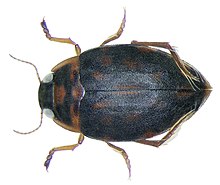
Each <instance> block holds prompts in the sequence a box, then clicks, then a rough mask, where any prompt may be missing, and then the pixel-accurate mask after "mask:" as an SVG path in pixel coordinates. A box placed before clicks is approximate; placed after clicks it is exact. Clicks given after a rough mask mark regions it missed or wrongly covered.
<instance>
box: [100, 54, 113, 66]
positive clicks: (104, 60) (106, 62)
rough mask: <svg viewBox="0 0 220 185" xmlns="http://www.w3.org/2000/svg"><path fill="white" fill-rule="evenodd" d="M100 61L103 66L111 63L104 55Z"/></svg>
mask: <svg viewBox="0 0 220 185" xmlns="http://www.w3.org/2000/svg"><path fill="white" fill-rule="evenodd" d="M101 63H102V65H103V66H104V67H107V66H110V65H111V64H112V60H111V58H110V57H108V56H106V55H104V56H103V57H102V59H101Z"/></svg>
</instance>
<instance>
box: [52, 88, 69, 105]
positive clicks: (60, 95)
mask: <svg viewBox="0 0 220 185" xmlns="http://www.w3.org/2000/svg"><path fill="white" fill-rule="evenodd" d="M54 91H55V92H54V95H55V97H54V99H55V103H56V104H63V101H64V98H65V96H66V90H65V87H64V85H61V86H55V88H54Z"/></svg>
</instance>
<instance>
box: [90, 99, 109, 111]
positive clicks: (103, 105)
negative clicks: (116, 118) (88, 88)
mask: <svg viewBox="0 0 220 185" xmlns="http://www.w3.org/2000/svg"><path fill="white" fill-rule="evenodd" d="M110 104H111V103H110V102H108V101H101V102H97V103H95V104H94V105H93V106H92V107H93V108H94V109H102V108H106V107H109V105H110Z"/></svg>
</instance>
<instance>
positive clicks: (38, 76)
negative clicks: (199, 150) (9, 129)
mask: <svg viewBox="0 0 220 185" xmlns="http://www.w3.org/2000/svg"><path fill="white" fill-rule="evenodd" d="M9 56H10V57H12V58H13V59H15V60H18V61H20V62H24V63H26V64H30V65H32V66H33V67H34V69H35V71H36V74H37V78H38V80H39V82H40V83H41V79H40V75H39V73H38V70H37V67H36V66H35V65H34V64H33V63H31V62H28V61H24V60H21V59H18V58H16V57H14V56H12V55H11V54H9ZM40 114H41V118H40V124H39V126H38V127H37V128H35V129H34V130H31V131H29V132H19V131H17V130H13V131H14V132H16V133H18V134H31V133H33V132H35V131H36V130H38V129H39V128H40V127H41V125H42V120H43V110H41V113H40Z"/></svg>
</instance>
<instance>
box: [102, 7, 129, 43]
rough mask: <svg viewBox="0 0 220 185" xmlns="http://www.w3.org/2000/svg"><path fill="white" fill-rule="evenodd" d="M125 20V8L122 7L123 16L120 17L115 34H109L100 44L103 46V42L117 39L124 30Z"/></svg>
mask: <svg viewBox="0 0 220 185" xmlns="http://www.w3.org/2000/svg"><path fill="white" fill-rule="evenodd" d="M125 22H126V9H125V8H124V17H123V19H122V22H121V25H120V27H119V29H118V31H117V33H115V34H113V35H111V36H110V37H108V38H107V39H106V40H105V41H104V42H103V43H102V44H101V45H100V46H104V45H105V44H107V43H109V42H111V41H113V40H116V39H118V38H119V37H120V36H121V34H122V32H123V30H124V27H125Z"/></svg>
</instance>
